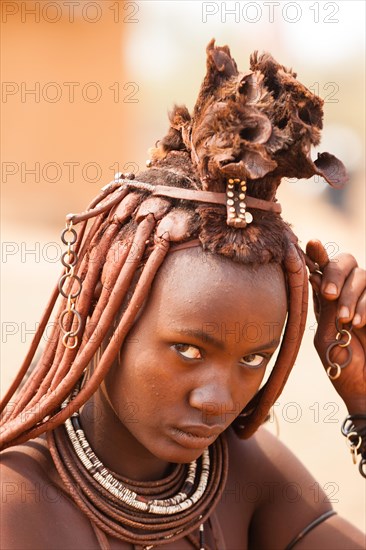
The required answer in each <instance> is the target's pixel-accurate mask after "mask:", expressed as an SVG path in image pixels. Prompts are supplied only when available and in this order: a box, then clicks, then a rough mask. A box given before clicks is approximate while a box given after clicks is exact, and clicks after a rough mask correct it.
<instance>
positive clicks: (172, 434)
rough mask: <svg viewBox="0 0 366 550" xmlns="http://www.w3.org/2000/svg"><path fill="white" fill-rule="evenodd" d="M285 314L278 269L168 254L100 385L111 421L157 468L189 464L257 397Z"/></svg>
mask: <svg viewBox="0 0 366 550" xmlns="http://www.w3.org/2000/svg"><path fill="white" fill-rule="evenodd" d="M286 311H287V298H286V290H285V282H284V276H283V273H282V271H281V269H280V267H279V266H275V265H267V266H261V267H258V268H256V269H254V268H253V267H246V266H243V265H241V264H235V263H233V262H231V261H229V260H226V259H223V258H220V257H217V256H212V255H210V254H204V253H202V251H201V249H199V248H192V249H188V250H181V251H177V252H174V253H171V254H170V255H169V256H168V258H167V260H166V262H165V263H164V265H163V266H162V268H161V269H160V271H159V273H158V275H157V277H156V279H155V281H154V284H153V287H152V290H151V295H150V297H149V300H148V303H147V305H146V308H145V310H144V312H143V314H142V315H141V317H140V319H139V320H138V321H137V323H136V324H135V326H134V328H133V329H132V330H131V332H130V333H129V336H128V338H127V341H126V343H125V345H124V347H123V353H121V358H120V364H119V365H117V364H116V365H115V366H114V367H113V368H112V369H111V371H110V373H109V375H108V377H107V379H106V391H107V393H108V397H109V401H110V403H111V404H112V406H113V408H114V410H115V412H116V414H117V416H119V419H120V421H121V422H122V423H123V424H124V425H125V427H126V428H127V429H128V431H129V432H130V433H131V434H132V436H133V437H134V438H135V439H136V440H137V441H138V442H139V443H140V444H142V445H143V446H144V447H145V448H146V449H147V450H148V451H150V452H151V453H152V454H153V455H155V456H157V457H159V458H161V459H162V460H166V461H168V462H189V461H192V460H194V459H195V458H197V457H198V456H200V455H201V454H202V452H203V450H204V448H206V447H207V446H208V445H210V444H212V443H213V441H214V440H215V439H216V438H217V436H218V435H219V434H220V433H222V432H223V431H224V430H225V429H226V428H227V427H228V426H229V424H231V422H232V421H233V420H234V418H235V417H236V416H237V415H238V414H239V413H240V412H241V410H242V409H243V408H244V407H245V405H246V404H247V403H248V402H249V401H250V399H251V398H252V397H253V396H254V394H255V393H256V392H257V390H258V388H259V386H260V384H261V381H262V379H263V376H264V374H265V369H266V365H267V363H268V361H269V359H270V357H271V355H272V354H273V352H274V351H275V349H276V347H277V346H278V344H279V340H280V335H281V332H282V328H283V325H284V322H285V318H286ZM126 405H128V406H129V407H130V408H131V409H130V410H131V411H133V415H131V417H130V418H126Z"/></svg>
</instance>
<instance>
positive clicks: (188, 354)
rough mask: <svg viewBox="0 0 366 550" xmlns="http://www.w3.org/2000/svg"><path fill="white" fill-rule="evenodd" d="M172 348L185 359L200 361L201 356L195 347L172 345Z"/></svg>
mask: <svg viewBox="0 0 366 550" xmlns="http://www.w3.org/2000/svg"><path fill="white" fill-rule="evenodd" d="M173 348H174V349H175V350H176V351H177V352H178V353H179V354H180V355H183V357H185V358H186V359H201V358H202V355H201V352H200V350H199V349H198V348H197V347H196V346H192V345H191V344H174V346H173Z"/></svg>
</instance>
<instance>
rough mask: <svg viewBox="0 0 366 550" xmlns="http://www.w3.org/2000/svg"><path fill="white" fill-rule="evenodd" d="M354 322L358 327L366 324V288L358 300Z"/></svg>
mask: <svg viewBox="0 0 366 550" xmlns="http://www.w3.org/2000/svg"><path fill="white" fill-rule="evenodd" d="M352 324H353V326H354V327H356V328H361V327H364V326H365V325H366V290H364V291H363V293H362V295H361V296H360V298H359V300H358V302H357V306H356V310H355V315H354V317H353V319H352Z"/></svg>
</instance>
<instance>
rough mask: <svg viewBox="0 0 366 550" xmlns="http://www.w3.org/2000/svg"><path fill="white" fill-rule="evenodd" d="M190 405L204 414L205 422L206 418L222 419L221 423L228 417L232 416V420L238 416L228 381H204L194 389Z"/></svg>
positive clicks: (190, 397)
mask: <svg viewBox="0 0 366 550" xmlns="http://www.w3.org/2000/svg"><path fill="white" fill-rule="evenodd" d="M189 404H190V406H191V407H193V408H195V409H198V410H199V411H201V412H202V415H203V419H202V420H203V422H204V421H205V418H209V417H214V416H215V417H220V423H225V422H226V418H225V417H226V415H230V418H231V420H233V419H234V417H235V416H236V414H238V413H239V412H240V411H236V408H237V407H235V403H234V400H233V396H232V391H231V388H230V385H229V383H228V381H224V380H222V379H221V380H220V379H219V378H217V379H216V380H211V381H206V382H205V381H203V382H202V383H201V384H199V385H198V386H197V387H196V388H194V389H193V390H192V391H191V393H190V395H189Z"/></svg>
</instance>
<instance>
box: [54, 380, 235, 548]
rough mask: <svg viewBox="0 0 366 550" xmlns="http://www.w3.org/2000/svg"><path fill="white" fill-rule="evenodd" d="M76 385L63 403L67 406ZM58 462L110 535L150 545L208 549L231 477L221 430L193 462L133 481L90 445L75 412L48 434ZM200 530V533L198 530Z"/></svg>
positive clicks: (76, 496)
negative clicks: (210, 525) (208, 531)
mask: <svg viewBox="0 0 366 550" xmlns="http://www.w3.org/2000/svg"><path fill="white" fill-rule="evenodd" d="M78 391H79V388H76V389H75V390H74V392H73V393H72V394H71V395H70V396H69V398H68V399H66V400H65V401H64V403H63V404H62V408H65V407H67V405H68V403H69V401H70V400H71V399H73V398H74V397H75V395H76V394H77V392H78ZM48 443H49V447H50V452H51V454H52V458H53V460H54V463H55V466H56V468H57V470H58V472H59V474H60V476H61V478H62V480H63V481H64V483H65V486H66V488H67V490H68V492H69V493H70V496H71V497H72V498H73V500H74V501H75V502H76V504H77V505H78V507H79V508H80V509H81V510H82V511H83V512H84V513H85V514H86V515H87V517H88V518H89V519H90V520H91V521H92V522H93V523H94V524H95V525H96V526H97V527H98V528H99V529H101V530H102V531H104V532H105V533H106V534H108V535H110V536H112V537H116V538H118V539H120V540H123V541H126V542H129V543H132V544H139V545H142V546H143V548H144V549H145V550H149V549H151V548H154V547H156V546H160V545H161V544H164V543H167V542H173V541H175V540H179V539H182V538H184V537H186V538H187V540H188V541H189V542H190V543H191V544H192V545H193V546H194V547H195V548H197V549H200V550H207V546H205V542H204V523H205V521H206V520H207V519H208V518H209V516H210V515H211V514H212V512H213V510H214V508H215V506H216V505H217V503H218V501H219V499H220V497H221V495H222V493H223V490H224V487H225V483H226V478H227V470H228V457H227V445H226V439H225V437H224V436H223V435H221V436H220V437H219V438H218V439H217V440H216V441H215V442H214V443H213V444H212V445H211V446H210V447H209V448H208V449H206V450H205V451H204V452H203V454H202V456H201V457H200V458H198V459H197V460H195V461H193V462H191V463H190V464H189V465H186V464H178V465H176V466H175V467H174V470H173V471H172V472H171V473H170V474H169V475H168V476H167V477H166V478H164V479H163V480H159V481H153V482H139V481H131V480H128V479H126V478H123V477H121V476H118V475H117V474H114V473H113V472H111V471H109V470H108V469H107V468H106V467H105V466H104V464H103V463H102V462H101V461H100V460H99V458H98V457H97V456H96V455H95V453H94V451H93V450H92V448H91V447H90V445H89V443H88V441H87V439H86V437H85V433H84V431H83V429H82V426H81V424H80V417H79V413H78V412H76V413H74V414H73V415H72V416H71V417H70V418H69V419H67V420H66V422H65V424H64V426H60V427H59V428H57V429H56V430H54V431H53V432H49V433H48ZM197 530H199V536H198V538H196V537H195V536H194V534H193V532H194V531H197Z"/></svg>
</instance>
